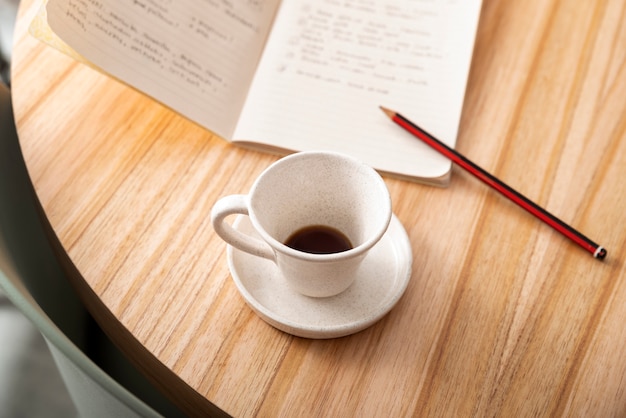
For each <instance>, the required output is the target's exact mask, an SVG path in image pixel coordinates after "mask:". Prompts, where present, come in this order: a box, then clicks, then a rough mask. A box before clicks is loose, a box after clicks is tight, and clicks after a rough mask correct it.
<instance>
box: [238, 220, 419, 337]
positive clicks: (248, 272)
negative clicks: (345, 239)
mask: <svg viewBox="0 0 626 418" xmlns="http://www.w3.org/2000/svg"><path fill="white" fill-rule="evenodd" d="M233 226H234V228H235V229H238V230H240V231H242V232H245V233H247V234H250V235H254V236H258V235H257V233H256V232H255V231H254V229H253V228H252V225H251V224H250V221H249V218H248V217H247V216H243V215H239V216H238V217H237V219H236V220H235V222H234V224H233ZM227 254H228V266H229V268H230V272H231V274H232V276H233V280H234V281H235V284H236V285H237V288H238V289H239V291H240V292H241V295H242V296H243V298H244V299H245V300H246V303H248V305H249V306H250V307H251V308H252V310H254V311H255V312H256V313H257V314H258V315H259V316H260V317H261V318H262V319H263V320H265V321H266V322H267V323H269V324H270V325H272V326H274V327H276V328H278V329H279V330H281V331H284V332H287V333H289V334H293V335H296V336H299V337H305V338H336V337H342V336H345V335H349V334H353V333H355V332H358V331H361V330H363V329H365V328H367V327H369V326H370V325H372V324H374V323H375V322H376V321H378V320H379V319H381V318H382V317H383V316H385V315H386V314H387V313H388V312H389V311H390V310H391V308H393V307H394V305H395V304H396V303H397V302H398V300H399V299H400V297H401V296H402V294H403V293H404V291H405V290H406V287H407V284H408V283H409V279H410V278H411V264H412V261H413V253H412V251H411V243H410V241H409V238H408V236H407V233H406V231H405V229H404V227H403V226H402V224H401V223H400V221H399V220H398V218H397V217H396V216H395V215H394V216H392V219H391V223H390V224H389V229H388V230H387V232H386V233H385V235H384V236H383V238H382V239H381V240H380V242H379V243H378V244H376V246H374V248H372V249H371V250H370V252H369V254H368V255H367V257H366V258H365V260H363V264H362V266H361V272H362V273H361V275H360V276H359V277H358V278H357V280H356V281H355V282H354V283H353V284H352V286H350V287H349V288H348V289H347V290H345V291H344V292H342V293H340V294H338V295H336V296H332V297H328V298H312V297H308V296H304V295H301V294H300V293H298V292H296V291H294V290H292V289H291V288H290V287H289V285H288V284H287V283H286V282H285V281H284V279H283V278H282V276H281V275H280V273H279V271H278V268H277V267H276V265H275V264H274V263H273V262H271V261H269V260H267V259H264V258H261V257H255V256H252V255H250V254H248V253H245V252H243V251H240V250H238V249H236V248H233V247H232V246H230V245H229V246H228V252H227Z"/></svg>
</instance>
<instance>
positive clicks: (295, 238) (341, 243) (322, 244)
mask: <svg viewBox="0 0 626 418" xmlns="http://www.w3.org/2000/svg"><path fill="white" fill-rule="evenodd" d="M285 245H286V246H288V247H291V248H293V249H295V250H299V251H304V252H307V253H313V254H330V253H340V252H342V251H347V250H350V249H352V244H351V243H350V240H349V239H348V238H347V237H346V236H345V235H344V234H343V233H342V232H341V231H339V230H337V229H335V228H332V227H330V226H324V225H311V226H306V227H304V228H302V229H299V230H297V231H296V232H294V233H293V234H291V236H290V237H289V238H287V241H285Z"/></svg>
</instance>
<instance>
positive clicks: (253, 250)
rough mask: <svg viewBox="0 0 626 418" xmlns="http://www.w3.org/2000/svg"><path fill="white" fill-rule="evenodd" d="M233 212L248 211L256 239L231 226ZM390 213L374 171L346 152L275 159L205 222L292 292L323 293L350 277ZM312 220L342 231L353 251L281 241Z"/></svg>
mask: <svg viewBox="0 0 626 418" xmlns="http://www.w3.org/2000/svg"><path fill="white" fill-rule="evenodd" d="M232 214H243V215H248V216H249V217H250V221H251V223H252V225H253V227H254V229H255V230H256V231H257V232H258V234H259V236H260V237H261V238H262V239H258V238H254V237H251V236H249V235H247V234H244V233H241V232H239V231H237V230H236V229H234V228H233V227H232V226H230V224H229V223H228V222H226V221H225V218H226V217H227V216H229V215H232ZM391 214H392V210H391V199H390V197H389V191H388V190H387V187H386V185H385V183H384V181H383V179H382V178H381V177H380V175H378V173H377V172H376V171H375V170H374V169H373V168H371V167H370V166H368V165H366V164H364V163H362V162H360V161H358V160H356V159H354V158H352V157H349V156H347V155H343V154H339V153H334V152H324V151H311V152H300V153H296V154H292V155H290V156H287V157H284V158H282V159H280V160H278V161H276V162H275V163H274V164H272V165H271V166H269V167H268V168H267V169H266V170H265V171H263V173H261V175H260V176H259V177H258V178H257V180H256V181H255V183H254V184H253V186H252V188H251V190H250V192H249V193H248V194H247V195H230V196H225V197H223V198H221V199H219V200H218V201H217V202H216V203H215V205H214V206H213V210H212V212H211V221H212V223H213V227H214V228H215V231H216V232H217V234H218V235H219V236H220V237H221V238H222V239H223V240H224V241H226V242H227V243H228V244H230V245H232V246H233V247H235V248H238V249H239V250H242V251H245V252H248V253H250V254H253V255H255V256H258V257H264V258H267V259H270V260H272V261H273V262H274V263H275V264H276V265H277V266H278V269H279V271H280V272H281V274H282V276H283V277H284V278H285V280H286V281H287V282H288V283H289V285H290V286H291V287H292V288H293V289H295V290H296V291H298V292H300V293H302V294H304V295H307V296H313V297H327V296H333V295H336V294H339V293H341V292H342V291H344V290H346V289H347V288H348V287H349V286H350V285H351V284H352V283H353V282H354V280H355V279H356V278H357V276H358V268H359V265H360V263H361V261H362V260H363V259H364V257H365V255H366V254H367V252H368V250H369V249H370V248H372V247H373V246H374V245H375V244H376V243H377V242H378V241H379V240H380V239H381V238H382V237H383V235H384V233H385V232H386V231H387V227H388V226H389V222H390V220H391ZM312 225H324V226H328V227H332V228H335V229H337V230H339V231H341V232H342V233H343V234H344V235H345V236H346V237H347V238H348V239H349V240H350V242H351V243H352V246H353V248H352V249H349V250H347V251H342V252H336V253H330V254H313V253H309V252H304V251H299V250H295V249H293V248H290V247H288V246H287V245H285V244H284V242H285V241H286V240H287V239H288V238H289V237H290V236H291V234H293V233H294V232H295V231H298V230H300V229H302V228H304V227H307V226H312Z"/></svg>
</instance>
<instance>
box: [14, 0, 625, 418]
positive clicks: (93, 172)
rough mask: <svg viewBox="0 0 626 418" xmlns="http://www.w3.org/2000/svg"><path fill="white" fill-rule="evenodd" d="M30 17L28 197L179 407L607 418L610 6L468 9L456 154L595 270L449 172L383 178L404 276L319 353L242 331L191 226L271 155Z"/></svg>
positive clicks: (615, 307) (613, 215)
mask: <svg viewBox="0 0 626 418" xmlns="http://www.w3.org/2000/svg"><path fill="white" fill-rule="evenodd" d="M31 3H32V2H31V1H22V6H21V10H20V16H21V17H20V20H19V22H18V28H17V35H16V45H15V47H16V48H15V58H14V59H15V61H14V67H13V77H14V78H13V80H14V81H13V98H14V103H15V113H16V119H17V125H18V129H19V134H20V141H21V145H22V147H23V151H24V156H25V160H26V163H27V166H28V170H29V172H30V174H31V176H32V180H33V182H34V185H35V189H36V192H37V195H38V196H39V199H40V200H41V203H42V205H43V208H44V210H45V215H46V216H47V218H48V219H49V221H50V223H51V225H52V227H53V229H54V231H55V232H56V234H57V236H58V239H59V241H60V244H61V245H62V247H63V248H64V249H65V251H66V252H67V254H68V256H69V260H71V263H72V265H73V266H74V267H75V271H74V273H75V277H74V280H75V285H76V287H77V289H79V291H80V293H81V295H82V297H83V298H84V300H85V301H86V303H88V305H89V306H90V309H91V311H92V312H93V314H94V315H95V316H96V318H97V319H98V321H99V322H100V324H101V325H102V326H103V327H104V328H105V329H106V330H107V332H108V333H109V334H110V336H111V337H112V338H113V339H114V340H115V341H116V342H117V344H119V345H120V347H121V348H122V349H123V350H124V351H125V352H126V353H127V354H129V356H131V357H132V359H133V360H134V361H135V362H136V363H137V364H139V366H140V367H141V368H142V369H143V370H144V371H145V373H146V374H148V375H149V376H150V377H152V378H154V379H155V380H158V381H159V384H160V385H161V386H162V387H164V388H165V390H166V391H167V392H168V394H169V395H170V396H172V397H173V398H174V399H175V401H176V402H178V403H179V404H180V405H181V407H183V408H184V409H186V410H187V411H188V412H189V413H190V414H191V415H203V413H205V412H207V411H208V410H209V409H208V408H209V402H208V401H210V402H213V403H214V404H216V405H217V406H219V407H220V408H222V409H223V410H225V411H227V412H228V413H230V414H232V415H235V416H252V415H258V416H350V415H356V416H409V415H422V416H454V417H458V416H516V417H519V416H581V417H590V416H598V417H623V416H626V350H625V347H626V269H625V268H624V259H625V254H626V252H625V248H626V210H625V208H626V116H625V115H626V1H624V0H609V1H593V2H589V1H579V0H563V1H556V0H531V1H507V2H504V1H496V0H485V1H484V5H483V10H482V14H481V22H480V27H479V32H478V37H477V43H476V49H475V54H474V60H473V64H472V71H471V74H470V80H469V86H468V91H467V98H466V102H465V107H464V116H463V119H462V123H461V128H460V137H459V139H458V146H457V149H459V150H460V151H461V152H462V153H464V154H465V155H467V156H468V157H469V158H470V159H472V160H474V161H475V162H476V163H478V164H479V165H481V166H483V167H484V168H485V169H487V170H488V171H490V172H492V173H494V174H495V175H497V176H498V177H500V178H501V179H503V180H504V181H506V182H507V183H509V184H510V185H511V186H513V187H514V188H516V189H518V190H519V191H521V192H522V193H524V194H526V195H527V196H528V197H529V198H531V199H532V200H534V201H536V202H537V203H539V204H540V205H542V206H544V207H546V208H547V209H548V210H549V211H551V212H553V213H555V214H557V215H558V216H559V217H561V218H562V219H563V220H564V221H566V222H568V223H571V224H572V225H574V226H575V227H576V228H577V229H580V230H581V231H582V232H584V233H585V234H586V235H588V236H589V237H591V238H594V239H595V240H597V241H598V242H599V243H600V244H602V245H604V246H605V247H606V248H607V249H608V252H609V255H608V257H607V259H606V260H605V261H604V262H601V261H598V260H595V259H594V258H593V257H591V256H590V255H589V254H588V253H587V252H585V251H583V250H581V248H579V247H578V246H576V245H574V244H572V243H571V242H570V241H568V240H566V239H564V238H563V236H561V235H559V234H558V233H556V232H554V231H553V230H552V229H550V228H549V227H547V226H546V225H544V224H542V223H540V222H539V221H537V220H536V219H535V218H533V217H532V216H530V215H529V214H527V213H526V212H524V211H522V210H521V209H520V208H518V207H517V206H515V205H513V204H512V203H510V202H509V201H507V200H505V199H503V198H502V197H501V196H499V195H498V194H496V193H494V192H493V191H492V190H490V189H488V188H487V187H485V186H484V185H483V184H482V183H480V182H478V181H476V180H475V179H473V178H472V177H471V176H469V175H468V174H466V173H464V172H462V171H461V170H457V169H455V170H454V171H453V178H452V184H451V185H450V187H449V188H447V189H441V188H433V187H428V186H423V185H419V184H415V183H410V182H405V181H399V180H395V179H392V178H386V182H387V185H388V187H389V189H390V192H391V195H392V199H393V205H394V211H395V213H396V214H397V216H398V217H399V219H400V220H401V221H402V223H403V224H404V225H405V227H406V229H407V232H408V234H409V236H410V239H411V241H412V245H413V255H414V264H413V275H412V278H411V281H410V283H409V286H408V289H407V291H406V293H405V294H404V296H403V297H402V299H401V300H400V302H399V303H398V305H397V306H396V307H395V308H394V309H393V310H392V311H391V312H390V313H389V314H388V315H387V316H386V317H384V318H383V319H382V320H381V321H380V322H378V323H376V324H375V325H374V326H372V327H370V328H368V329H366V330H365V331H362V332H360V333H357V334H355V335H352V336H348V337H344V338H339V339H332V340H309V339H302V338H296V337H292V336H291V335H288V334H285V333H283V332H280V331H277V330H276V329H274V328H272V327H270V326H269V325H267V324H266V323H265V322H263V321H262V320H261V319H259V317H257V316H256V315H255V314H254V313H253V312H252V311H251V310H250V309H249V308H248V306H247V305H246V304H245V302H244V299H243V298H242V297H241V296H240V294H239V293H238V291H237V289H236V288H235V285H234V284H233V282H232V280H231V277H230V274H229V270H228V267H227V263H226V251H225V250H226V246H225V244H224V243H223V242H222V241H221V240H220V239H219V238H218V237H217V236H216V235H215V233H214V231H213V229H212V227H211V225H210V222H209V212H210V208H211V206H212V205H213V203H214V202H215V201H216V199H217V198H218V197H220V196H223V195H226V194H231V193H245V192H246V191H247V190H248V189H249V187H250V185H251V184H252V181H253V180H254V178H255V177H256V176H257V175H258V174H259V173H260V172H261V171H262V170H263V169H264V168H265V167H266V166H267V165H268V164H270V163H271V162H273V161H274V160H275V159H276V158H277V157H276V156H272V155H267V154H262V153H257V152H251V151H248V150H244V149H241V148H237V147H235V146H232V145H229V144H228V143H226V142H225V141H223V140H221V139H219V138H216V137H214V136H213V135H211V133H209V132H207V131H205V130H203V129H201V128H199V127H198V126H196V125H194V124H192V123H190V122H189V121H187V120H185V119H183V118H182V117H180V116H178V115H176V114H174V113H173V112H171V111H169V110H167V109H165V108H164V107H162V106H160V105H159V104H157V103H155V102H153V101H151V100H149V99H148V98H146V97H144V96H142V95H141V94H139V93H137V92H135V91H133V90H132V89H130V88H128V87H126V86H124V85H122V84H120V83H117V82H115V81H113V80H111V79H109V78H107V77H105V76H103V75H101V74H99V73H98V72H96V71H93V70H92V69H90V68H88V67H86V66H84V65H82V64H79V63H77V62H75V61H73V60H71V59H69V58H67V57H66V56H64V55H63V54H60V53H59V52H57V51H56V50H54V49H51V48H49V47H47V46H45V45H43V44H42V43H40V42H38V41H37V40H35V39H33V38H32V37H30V36H29V35H28V34H27V25H28V23H29V21H30V19H31V18H32V16H33V14H34V13H35V10H34V7H33V6H32V4H31ZM207 400H208V401H207Z"/></svg>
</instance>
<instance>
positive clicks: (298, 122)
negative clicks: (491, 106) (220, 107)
mask: <svg viewBox="0 0 626 418" xmlns="http://www.w3.org/2000/svg"><path fill="white" fill-rule="evenodd" d="M391 3H392V2H388V1H376V0H347V1H341V2H339V1H336V0H291V1H288V2H283V3H282V5H281V8H280V10H279V12H278V15H277V17H276V22H275V25H274V28H273V29H272V33H271V35H270V38H269V40H268V44H267V46H266V50H265V52H264V54H263V57H262V59H261V63H260V66H259V69H258V70H257V73H256V75H255V78H254V81H253V85H252V87H251V90H250V93H249V96H248V99H247V100H246V104H245V106H244V111H243V113H242V117H241V119H240V121H239V123H238V126H237V129H236V131H235V134H234V138H235V140H236V141H240V140H241V141H244V142H245V141H253V142H262V143H267V144H270V145H273V146H276V147H279V148H283V149H287V150H310V149H330V150H335V151H339V152H345V153H349V154H352V155H354V156H356V157H358V158H360V159H362V160H363V161H365V162H367V163H369V164H371V165H372V166H374V167H375V168H377V169H379V170H381V171H385V172H390V173H397V174H401V175H407V176H412V177H430V178H436V177H440V176H445V175H446V174H447V173H448V172H449V170H450V166H451V164H450V162H449V161H448V160H447V159H446V158H444V157H442V156H440V155H439V154H438V153H436V152H435V151H433V150H431V149H430V148H428V147H427V146H426V145H425V144H423V143H421V142H420V141H419V140H417V139H415V138H414V137H412V136H411V135H410V134H408V133H407V132H404V131H403V130H402V129H401V128H399V127H398V126H396V125H395V124H394V123H392V122H391V121H390V120H389V119H388V118H387V117H386V116H385V115H384V114H383V113H382V112H381V111H380V109H379V106H380V105H382V106H385V107H388V108H391V109H393V110H396V111H398V112H400V113H402V114H403V115H404V116H406V117H408V118H410V119H412V120H413V121H414V122H415V123H417V124H418V125H421V126H422V127H423V128H424V129H426V130H427V131H429V132H430V133H431V134H433V135H435V136H437V137H438V138H439V139H441V140H442V141H443V142H445V143H447V144H448V145H451V146H454V144H455V142H456V137H457V131H458V125H459V121H460V117H461V110H462V105H463V98H464V92H465V86H466V82H467V76H468V73H469V66H470V61H471V56H472V51H473V46H474V38H475V32H476V27H477V23H478V18H479V14H480V7H481V1H480V0H466V1H461V0H458V1H456V0H405V1H403V2H395V3H394V4H391Z"/></svg>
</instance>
